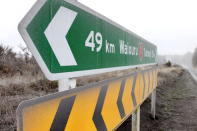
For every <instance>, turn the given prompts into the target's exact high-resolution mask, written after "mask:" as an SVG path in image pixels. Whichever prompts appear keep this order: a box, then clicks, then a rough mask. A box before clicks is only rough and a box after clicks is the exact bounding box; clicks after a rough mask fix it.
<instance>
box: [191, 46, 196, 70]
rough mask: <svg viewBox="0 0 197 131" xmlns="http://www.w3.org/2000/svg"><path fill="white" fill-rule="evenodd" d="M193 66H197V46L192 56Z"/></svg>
mask: <svg viewBox="0 0 197 131" xmlns="http://www.w3.org/2000/svg"><path fill="white" fill-rule="evenodd" d="M192 63H193V67H194V68H197V48H196V49H195V51H194V54H193V58H192Z"/></svg>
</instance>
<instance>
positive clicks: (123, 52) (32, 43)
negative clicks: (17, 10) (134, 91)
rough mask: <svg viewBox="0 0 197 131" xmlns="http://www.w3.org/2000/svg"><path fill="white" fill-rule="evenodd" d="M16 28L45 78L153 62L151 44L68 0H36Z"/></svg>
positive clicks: (101, 71) (152, 46) (66, 76)
mask: <svg viewBox="0 0 197 131" xmlns="http://www.w3.org/2000/svg"><path fill="white" fill-rule="evenodd" d="M19 32H20V34H21V36H22V37H23V39H24V41H25V43H26V44H27V46H28V48H29V49H30V51H31V52H32V54H33V56H34V57H35V59H36V61H37V62H38V64H39V66H40V67H41V69H42V71H43V72H44V74H45V75H46V77H47V78H48V79H50V80H58V79H63V78H71V77H78V76H84V75H91V74H98V73H104V72H110V71H115V70H121V69H128V68H131V67H136V66H144V65H150V64H154V63H155V58H156V54H157V48H156V46H155V45H153V44H152V43H150V42H148V41H146V40H145V39H143V38H141V37H139V36H137V35H136V34H134V33H132V32H131V31H129V30H127V29H125V28H124V27H122V26H120V25H118V24H116V23H115V22H113V21H111V20H109V19H108V18H106V17H104V16H102V15H100V14H98V13H96V12H95V11H93V10H91V9H90V8H88V7H86V6H84V5H82V4H80V3H79V2H76V1H74V0H38V1H37V2H36V4H35V5H34V6H33V7H32V9H31V10H30V11H29V12H28V13H27V15H26V16H25V17H24V19H23V20H22V21H21V22H20V24H19Z"/></svg>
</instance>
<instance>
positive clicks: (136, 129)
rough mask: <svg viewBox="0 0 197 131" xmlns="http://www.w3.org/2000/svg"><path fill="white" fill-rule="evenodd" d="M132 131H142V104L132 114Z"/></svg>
mask: <svg viewBox="0 0 197 131" xmlns="http://www.w3.org/2000/svg"><path fill="white" fill-rule="evenodd" d="M131 131H140V106H139V107H138V108H137V109H136V111H135V112H134V113H133V114H132V129H131Z"/></svg>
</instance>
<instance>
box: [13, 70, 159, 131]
mask: <svg viewBox="0 0 197 131" xmlns="http://www.w3.org/2000/svg"><path fill="white" fill-rule="evenodd" d="M156 86H157V68H156V67H153V68H151V69H148V70H143V71H138V72H134V73H132V74H129V75H127V76H123V77H119V78H113V79H110V80H106V81H104V82H99V83H95V84H90V85H87V86H84V87H81V88H75V89H72V90H68V91H64V92H59V93H55V94H52V95H48V96H44V97H40V98H37V99H33V100H28V101H25V102H23V103H22V104H20V105H19V107H18V109H17V127H18V131H111V130H115V129H117V128H118V127H119V126H120V125H121V123H123V122H124V121H125V120H126V119H127V118H128V117H129V116H130V115H131V114H132V113H133V112H134V111H135V109H136V108H137V107H138V106H140V105H141V104H142V103H143V101H144V100H145V99H146V98H147V97H148V96H149V95H150V93H151V92H152V91H153V90H154V89H155V88H156Z"/></svg>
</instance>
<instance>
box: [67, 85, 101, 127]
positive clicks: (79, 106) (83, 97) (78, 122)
mask: <svg viewBox="0 0 197 131" xmlns="http://www.w3.org/2000/svg"><path fill="white" fill-rule="evenodd" d="M100 89H101V88H92V89H89V90H86V91H84V92H82V93H80V94H78V95H77V96H76V99H75V103H74V105H73V108H72V111H71V113H70V116H72V117H69V119H68V123H67V126H66V129H65V131H96V127H95V125H94V122H93V121H92V117H93V114H94V110H95V107H96V102H97V99H98V95H99V92H100ZM84 101H85V103H84ZM84 104H85V105H86V106H83V105H84Z"/></svg>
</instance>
